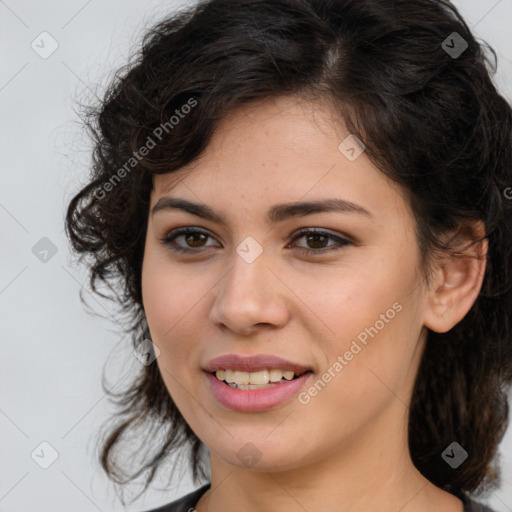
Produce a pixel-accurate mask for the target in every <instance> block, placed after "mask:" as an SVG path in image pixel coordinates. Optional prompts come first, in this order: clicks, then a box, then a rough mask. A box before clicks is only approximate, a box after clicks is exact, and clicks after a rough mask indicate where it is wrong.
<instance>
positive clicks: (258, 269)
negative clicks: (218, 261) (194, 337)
mask: <svg viewBox="0 0 512 512" xmlns="http://www.w3.org/2000/svg"><path fill="white" fill-rule="evenodd" d="M232 262H233V264H232V266H231V269H230V270H228V271H227V273H226V275H225V276H224V277H223V278H222V279H221V280H220V283H219V285H218V287H217V288H216V290H217V295H216V297H215V300H214V303H213V306H212V309H211V312H210V320H211V321H212V322H213V323H214V324H216V325H217V326H224V327H227V328H229V329H230V330H232V331H234V332H236V333H238V334H242V335H248V334H250V333H252V332H253V330H254V328H255V326H258V325H260V324H263V325H265V326H266V327H268V328H270V326H271V327H273V328H279V327H283V326H284V325H285V324H286V323H287V322H288V320H289V315H290V313H289V301H288V297H287V292H288V289H287V288H286V286H285V285H284V284H283V283H282V281H281V280H280V279H279V278H278V277H277V276H276V274H277V272H276V270H274V269H271V268H269V267H271V265H269V264H271V262H270V261H269V258H268V257H267V256H266V254H265V251H263V253H262V254H261V255H260V256H259V257H258V258H256V260H254V261H253V262H252V263H248V262H247V261H245V260H244V259H243V258H242V257H240V255H239V254H238V253H237V252H236V251H233V257H232ZM274 267H275V265H274ZM288 293H289V292H288Z"/></svg>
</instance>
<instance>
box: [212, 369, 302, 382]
mask: <svg viewBox="0 0 512 512" xmlns="http://www.w3.org/2000/svg"><path fill="white" fill-rule="evenodd" d="M294 375H295V373H294V371H293V370H279V369H277V368H272V369H271V370H260V371H258V372H242V371H239V370H217V371H216V372H215V376H216V377H217V379H219V380H225V381H226V382H227V383H228V384H229V383H234V384H237V385H244V386H247V385H251V384H257V385H262V384H268V383H269V382H279V381H280V380H282V379H283V378H284V379H286V380H292V379H293V377H294Z"/></svg>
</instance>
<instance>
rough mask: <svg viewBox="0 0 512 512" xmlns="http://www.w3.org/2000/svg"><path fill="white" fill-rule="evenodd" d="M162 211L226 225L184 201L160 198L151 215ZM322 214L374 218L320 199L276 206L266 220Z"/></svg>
mask: <svg viewBox="0 0 512 512" xmlns="http://www.w3.org/2000/svg"><path fill="white" fill-rule="evenodd" d="M164 210H183V211H185V212H188V213H190V214H192V215H196V216H197V217H201V218H202V219H206V220H210V221H212V222H216V223H218V224H224V225H226V224H227V221H226V218H225V217H224V216H223V215H222V214H220V213H218V212H216V211H215V210H213V209H212V208H210V207H209V206H207V205H205V204H199V203H193V202H191V201H188V200H186V199H178V198H173V197H162V198H160V199H159V200H158V201H157V203H156V204H155V206H153V209H152V210H151V215H154V214H155V213H157V212H160V211H164ZM323 212H341V213H357V214H360V215H364V216H366V217H369V218H371V219H374V218H375V217H374V216H373V215H372V214H371V213H370V212H369V211H368V210H367V209H366V208H363V207H362V206H360V205H358V204H355V203H352V202H350V201H346V200H344V199H321V200H317V201H307V202H301V203H282V204H276V205H274V206H272V207H271V208H270V209H269V210H268V213H267V218H268V220H269V221H270V222H271V223H272V224H276V223H278V222H282V221H284V220H286V219H289V218H291V217H304V216H306V215H311V214H313V213H323Z"/></svg>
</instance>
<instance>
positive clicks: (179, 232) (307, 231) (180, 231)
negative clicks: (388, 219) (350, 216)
mask: <svg viewBox="0 0 512 512" xmlns="http://www.w3.org/2000/svg"><path fill="white" fill-rule="evenodd" d="M187 234H202V235H206V236H207V237H209V238H213V237H212V236H211V235H210V234H209V233H207V232H206V231H203V230H201V229H197V228H189V227H185V228H177V229H175V230H171V231H169V232H168V233H166V235H165V236H164V237H163V238H162V239H160V241H161V243H163V244H164V245H167V246H169V248H170V249H171V250H172V251H174V252H180V253H188V254H191V253H197V252H200V249H202V248H198V249H199V250H194V249H184V248H182V247H178V246H176V245H174V244H173V242H174V240H175V239H176V238H178V237H180V236H183V235H187ZM305 235H321V236H324V237H327V238H329V239H331V240H334V241H336V242H338V244H339V246H338V247H336V248H334V249H333V248H332V246H329V247H325V248H322V249H306V248H304V247H297V250H298V251H299V252H300V253H302V254H306V255H317V254H325V253H327V252H332V251H338V250H340V249H341V248H342V247H344V246H347V245H352V242H350V241H349V240H347V239H345V238H342V237H340V236H336V235H333V234H332V233H330V232H328V231H323V230H319V229H314V228H304V229H301V230H300V231H299V232H298V233H296V236H295V237H294V238H293V239H292V242H295V241H296V240H298V239H300V238H302V237H304V236H305Z"/></svg>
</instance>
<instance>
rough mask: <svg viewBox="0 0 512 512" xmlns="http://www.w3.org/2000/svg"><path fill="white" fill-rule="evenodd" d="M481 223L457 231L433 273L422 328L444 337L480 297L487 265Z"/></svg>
mask: <svg viewBox="0 0 512 512" xmlns="http://www.w3.org/2000/svg"><path fill="white" fill-rule="evenodd" d="M484 236H485V229H484V225H483V223H482V222H481V221H479V222H478V223H476V224H475V225H473V226H472V228H471V229H465V230H460V231H459V233H458V235H457V237H456V239H455V240H454V242H453V243H452V244H451V247H452V251H451V252H450V253H446V254H445V255H444V256H443V258H442V260H441V261H440V263H439V265H438V267H437V268H436V270H435V272H434V278H433V280H432V284H431V287H430V289H429V291H428V298H427V299H428V305H427V311H426V313H425V318H424V325H425V326H426V327H428V328H429V329H431V330H432V331H435V332H439V333H443V332H447V331H449V330H450V329H451V328H452V327H454V326H455V325H456V324H458V323H459V322H460V321H461V320H462V319H463V318H464V317H465V316H466V314H467V313H468V311H469V310H470V309H471V307H472V306H473V304H474V302H475V300H476V299H477V297H478V294H479V293H480V289H481V287H482V283H483V278H484V274H485V268H486V262H487V249H488V240H487V239H486V238H483V237H484Z"/></svg>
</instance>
